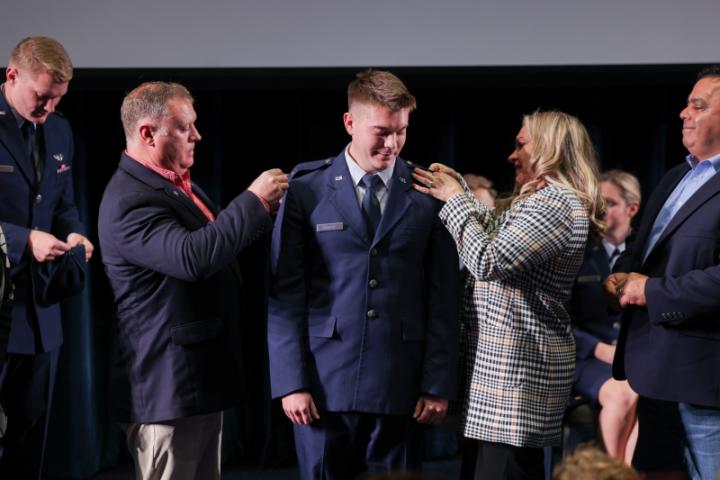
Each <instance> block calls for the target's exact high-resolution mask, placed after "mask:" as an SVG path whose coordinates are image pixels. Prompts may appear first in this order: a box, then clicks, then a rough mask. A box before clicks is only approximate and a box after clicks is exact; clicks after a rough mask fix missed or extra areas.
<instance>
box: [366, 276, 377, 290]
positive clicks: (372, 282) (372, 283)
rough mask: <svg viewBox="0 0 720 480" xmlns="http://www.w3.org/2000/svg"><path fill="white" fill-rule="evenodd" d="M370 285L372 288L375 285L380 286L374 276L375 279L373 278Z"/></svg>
mask: <svg viewBox="0 0 720 480" xmlns="http://www.w3.org/2000/svg"><path fill="white" fill-rule="evenodd" d="M368 286H369V287H370V288H375V287H377V286H378V281H377V280H375V279H374V278H373V279H371V280H370V281H369V282H368Z"/></svg>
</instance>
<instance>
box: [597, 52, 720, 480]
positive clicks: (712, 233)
mask: <svg viewBox="0 0 720 480" xmlns="http://www.w3.org/2000/svg"><path fill="white" fill-rule="evenodd" d="M680 118H681V119H682V121H683V130H682V137H683V144H684V145H685V147H686V148H687V149H688V151H689V152H690V155H689V156H688V157H687V161H686V162H683V163H682V164H681V165H678V166H677V167H675V168H673V169H672V170H670V171H669V172H668V173H667V174H666V175H665V176H664V177H663V178H662V180H661V181H660V184H659V185H658V186H657V187H656V188H655V191H654V192H653V194H652V195H651V197H650V199H649V201H648V203H647V207H646V211H645V214H644V215H643V218H642V222H641V225H640V228H639V229H638V234H637V238H636V240H635V242H634V243H633V244H632V246H631V247H630V248H628V249H627V250H626V252H625V254H624V255H623V256H622V257H621V258H620V260H618V265H617V266H616V270H618V271H620V272H632V273H625V274H614V275H611V276H610V277H608V281H607V282H606V288H607V290H608V292H609V293H610V294H614V295H616V297H617V299H618V301H619V304H620V305H621V306H622V307H625V309H626V312H625V315H624V317H623V324H622V328H621V331H620V337H619V339H618V345H617V351H616V355H615V362H614V365H613V369H614V371H613V374H614V376H615V378H618V379H623V378H627V379H628V380H629V382H630V384H631V386H632V387H633V389H634V390H635V391H636V392H638V393H639V394H640V401H639V404H638V416H639V422H640V436H639V439H638V445H637V450H636V455H635V457H636V458H635V460H634V462H635V463H636V464H637V466H638V468H639V469H641V470H646V471H652V470H657V471H659V470H666V471H667V470H679V469H682V468H684V467H683V465H682V453H683V452H682V451H683V448H684V450H685V462H686V464H687V467H688V469H689V473H690V474H691V476H692V478H693V479H700V478H702V479H711V478H715V475H716V473H717V472H718V471H719V470H720V320H719V319H720V257H718V245H720V175H719V174H718V171H720V66H715V67H711V68H709V69H706V70H704V71H702V72H701V73H700V75H699V77H698V81H697V83H696V84H695V86H694V88H693V90H692V92H691V93H690V96H689V97H688V102H687V106H686V107H685V109H683V110H682V112H681V113H680ZM677 440H680V441H677ZM671 462H672V463H671Z"/></svg>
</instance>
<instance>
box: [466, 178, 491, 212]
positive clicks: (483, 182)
mask: <svg viewBox="0 0 720 480" xmlns="http://www.w3.org/2000/svg"><path fill="white" fill-rule="evenodd" d="M463 179H465V183H467V186H468V188H469V189H470V191H472V193H473V195H475V198H477V200H478V202H481V203H483V204H484V205H485V206H486V207H488V208H490V209H493V208H495V198H497V191H495V189H494V188H492V186H493V182H491V181H490V180H488V179H487V178H485V177H483V176H482V175H475V174H474V173H466V174H465V175H463Z"/></svg>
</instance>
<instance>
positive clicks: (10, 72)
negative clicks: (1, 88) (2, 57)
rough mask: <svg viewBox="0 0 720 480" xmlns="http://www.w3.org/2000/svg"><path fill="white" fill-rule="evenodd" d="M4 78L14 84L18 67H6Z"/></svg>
mask: <svg viewBox="0 0 720 480" xmlns="http://www.w3.org/2000/svg"><path fill="white" fill-rule="evenodd" d="M5 78H6V81H7V82H8V83H9V84H10V85H14V84H15V82H17V79H18V69H17V68H15V67H7V68H6V69H5Z"/></svg>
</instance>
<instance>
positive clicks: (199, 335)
mask: <svg viewBox="0 0 720 480" xmlns="http://www.w3.org/2000/svg"><path fill="white" fill-rule="evenodd" d="M222 325H223V322H222V319H220V318H209V319H207V320H202V321H198V322H190V323H183V324H181V325H175V326H174V327H172V328H170V336H171V337H172V341H173V343H174V344H175V345H190V344H193V343H200V342H204V341H205V340H210V339H211V338H215V337H217V336H218V333H220V330H222Z"/></svg>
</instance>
